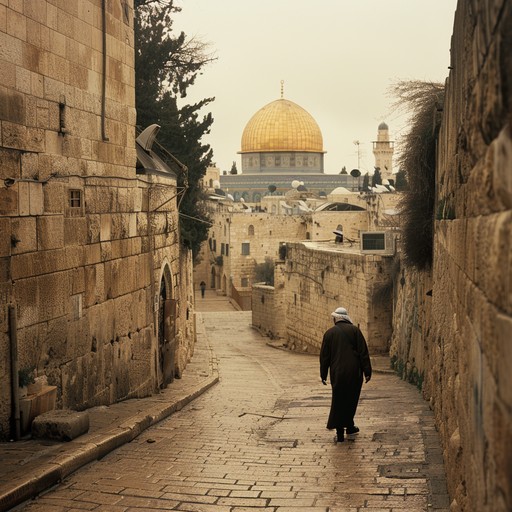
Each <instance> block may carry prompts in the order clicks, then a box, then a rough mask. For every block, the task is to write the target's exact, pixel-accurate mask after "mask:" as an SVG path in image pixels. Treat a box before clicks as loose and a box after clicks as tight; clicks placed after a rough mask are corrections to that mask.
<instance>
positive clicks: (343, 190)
mask: <svg viewBox="0 0 512 512" xmlns="http://www.w3.org/2000/svg"><path fill="white" fill-rule="evenodd" d="M352 193H353V192H351V191H350V190H349V189H348V188H345V187H336V188H335V189H334V190H333V191H332V192H331V193H330V194H329V195H330V196H336V195H344V194H352Z"/></svg>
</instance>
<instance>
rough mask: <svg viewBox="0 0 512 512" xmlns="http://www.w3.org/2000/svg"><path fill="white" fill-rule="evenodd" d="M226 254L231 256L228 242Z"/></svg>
mask: <svg viewBox="0 0 512 512" xmlns="http://www.w3.org/2000/svg"><path fill="white" fill-rule="evenodd" d="M226 256H229V245H228V244H226Z"/></svg>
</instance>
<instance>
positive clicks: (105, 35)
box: [101, 0, 109, 142]
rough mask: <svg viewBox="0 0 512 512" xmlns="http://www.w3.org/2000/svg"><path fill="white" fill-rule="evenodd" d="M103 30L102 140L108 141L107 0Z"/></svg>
mask: <svg viewBox="0 0 512 512" xmlns="http://www.w3.org/2000/svg"><path fill="white" fill-rule="evenodd" d="M101 32H102V34H101V35H102V52H103V56H102V57H103V61H102V67H103V76H102V78H101V140H103V141H104V142H108V140H109V139H108V137H107V134H106V130H105V117H106V114H105V108H106V101H107V98H106V94H107V5H106V0H101Z"/></svg>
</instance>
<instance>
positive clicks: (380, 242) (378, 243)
mask: <svg viewBox="0 0 512 512" xmlns="http://www.w3.org/2000/svg"><path fill="white" fill-rule="evenodd" d="M361 252H362V253H363V254H380V255H381V256H393V254H395V234H394V233H393V232H392V231H362V232H361Z"/></svg>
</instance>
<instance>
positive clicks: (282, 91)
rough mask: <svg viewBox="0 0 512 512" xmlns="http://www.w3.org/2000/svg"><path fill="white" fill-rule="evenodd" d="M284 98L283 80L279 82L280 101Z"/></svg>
mask: <svg viewBox="0 0 512 512" xmlns="http://www.w3.org/2000/svg"><path fill="white" fill-rule="evenodd" d="M283 98H284V80H281V99H283Z"/></svg>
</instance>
